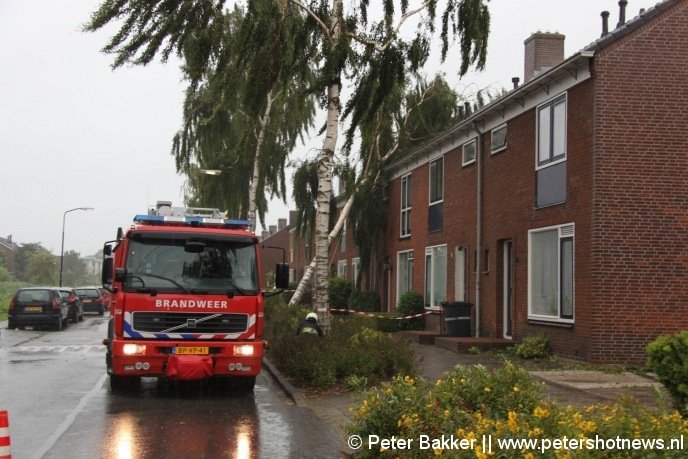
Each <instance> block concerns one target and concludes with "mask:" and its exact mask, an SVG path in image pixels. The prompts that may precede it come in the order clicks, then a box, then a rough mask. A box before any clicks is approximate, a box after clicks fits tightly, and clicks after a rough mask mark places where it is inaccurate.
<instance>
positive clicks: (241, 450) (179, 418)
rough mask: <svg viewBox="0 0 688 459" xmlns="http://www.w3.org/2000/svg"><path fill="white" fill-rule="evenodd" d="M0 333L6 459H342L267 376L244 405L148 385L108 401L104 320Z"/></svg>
mask: <svg viewBox="0 0 688 459" xmlns="http://www.w3.org/2000/svg"><path fill="white" fill-rule="evenodd" d="M1 328H2V329H1V330H0V410H7V411H8V414H9V422H10V435H11V452H12V457H13V458H17V459H23V458H36V459H38V458H108V459H109V458H118V459H120V458H121V459H125V458H132V459H138V458H310V457H312V458H333V457H335V458H336V457H340V456H339V446H340V443H339V439H338V437H337V435H336V434H335V433H333V432H332V431H331V430H329V428H328V427H326V426H324V425H323V424H322V423H321V422H320V420H319V419H318V418H317V417H315V416H314V415H313V413H311V412H310V411H308V410H306V409H304V408H299V407H296V406H294V405H293V404H292V403H291V402H290V401H289V400H288V399H287V398H286V397H284V395H283V393H282V392H281V391H280V389H279V387H278V386H277V385H276V384H275V383H274V382H273V381H272V379H271V377H270V376H269V375H268V374H267V373H266V372H263V373H262V374H261V375H260V376H259V377H258V381H257V384H256V388H255V391H254V395H253V396H250V397H236V396H232V395H231V394H228V393H227V391H226V390H224V389H223V388H214V387H213V388H209V387H207V386H205V385H202V384H198V383H194V384H186V385H181V386H180V385H172V384H161V383H158V381H157V380H155V379H144V380H143V382H142V384H141V387H140V388H137V389H136V390H134V391H131V392H127V393H122V394H119V393H118V394H112V393H111V392H110V389H109V381H108V377H107V376H106V374H105V349H104V346H102V345H101V344H100V340H101V339H102V337H103V336H105V330H106V319H104V318H101V317H96V316H87V317H86V320H85V321H84V322H82V323H79V324H76V325H75V324H70V325H69V327H67V329H65V330H64V331H62V332H54V331H34V330H31V329H27V330H7V329H6V326H5V325H3V326H2V327H1Z"/></svg>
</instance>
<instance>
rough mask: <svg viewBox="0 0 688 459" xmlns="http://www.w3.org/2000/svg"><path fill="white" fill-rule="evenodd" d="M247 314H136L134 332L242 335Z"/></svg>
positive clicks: (246, 323)
mask: <svg viewBox="0 0 688 459" xmlns="http://www.w3.org/2000/svg"><path fill="white" fill-rule="evenodd" d="M247 325H248V315H246V314H208V313H193V312H135V313H134V324H133V327H134V330H136V331H141V332H153V333H242V332H245V331H246V328H247Z"/></svg>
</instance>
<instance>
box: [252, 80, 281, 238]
mask: <svg viewBox="0 0 688 459" xmlns="http://www.w3.org/2000/svg"><path fill="white" fill-rule="evenodd" d="M275 99H276V97H273V96H272V91H270V92H268V95H267V104H266V105H265V112H264V113H263V116H262V117H261V118H260V131H259V132H258V136H257V138H256V154H255V158H254V159H253V176H252V177H251V183H250V184H249V189H248V219H249V221H250V222H251V231H252V232H255V231H256V219H257V217H256V194H257V193H258V179H259V178H260V152H261V150H262V148H263V142H264V141H265V131H266V130H267V129H268V124H269V123H270V112H271V111H272V103H273V102H274V101H275Z"/></svg>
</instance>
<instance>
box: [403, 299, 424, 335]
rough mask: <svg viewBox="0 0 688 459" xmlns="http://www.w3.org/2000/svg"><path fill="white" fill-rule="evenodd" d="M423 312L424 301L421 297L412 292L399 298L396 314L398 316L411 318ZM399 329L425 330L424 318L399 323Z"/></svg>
mask: <svg viewBox="0 0 688 459" xmlns="http://www.w3.org/2000/svg"><path fill="white" fill-rule="evenodd" d="M424 311H425V301H424V300H423V295H421V294H420V293H416V292H413V291H408V292H406V293H404V294H403V295H401V296H400V297H399V304H398V305H397V312H398V313H399V315H400V316H402V317H405V316H411V315H413V314H420V313H422V312H424ZM400 322H401V323H400V324H399V328H401V329H402V330H422V329H423V328H425V317H419V318H417V319H409V320H402V321H400Z"/></svg>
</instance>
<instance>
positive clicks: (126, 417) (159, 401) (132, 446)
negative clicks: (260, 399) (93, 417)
mask: <svg viewBox="0 0 688 459" xmlns="http://www.w3.org/2000/svg"><path fill="white" fill-rule="evenodd" d="M161 386H162V387H161ZM228 392H229V391H228V388H227V387H226V386H220V387H215V386H213V387H212V388H209V387H208V386H207V385H204V384H200V383H194V384H190V383H186V384H184V385H179V386H178V385H174V384H171V385H163V384H162V383H161V385H160V386H158V385H157V384H156V382H155V380H152V382H151V381H145V380H144V383H143V384H142V387H141V388H137V390H134V391H131V392H129V393H125V394H110V396H109V398H108V406H107V415H108V417H111V420H110V422H108V425H109V426H110V427H109V429H108V430H109V431H108V432H107V433H106V435H105V438H106V439H111V440H106V444H105V445H104V451H102V456H101V457H103V458H113V459H115V458H116V459H134V458H136V459H138V458H161V457H164V458H191V457H193V458H204V457H206V458H221V457H225V458H237V459H252V458H257V457H259V456H260V455H259V438H260V435H259V425H260V423H259V421H258V416H257V409H256V402H255V399H254V397H253V396H233V395H232V394H231V392H229V393H228ZM108 442H110V443H108Z"/></svg>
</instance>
